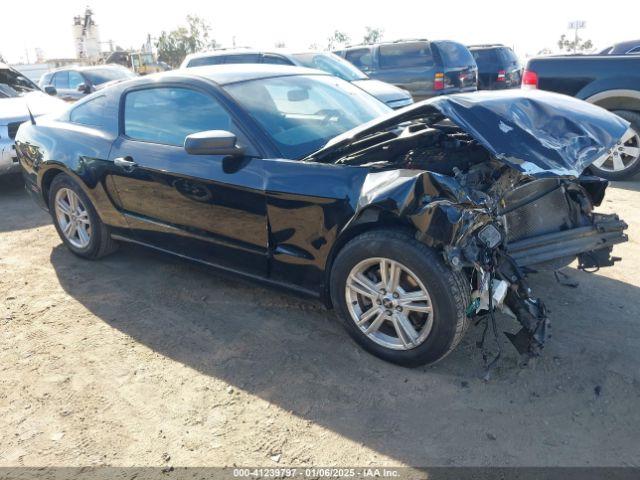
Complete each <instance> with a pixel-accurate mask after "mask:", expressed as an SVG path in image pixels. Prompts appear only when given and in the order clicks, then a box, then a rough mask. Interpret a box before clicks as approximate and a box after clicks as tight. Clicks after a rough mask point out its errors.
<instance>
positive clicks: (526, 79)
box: [522, 70, 538, 88]
mask: <svg viewBox="0 0 640 480" xmlns="http://www.w3.org/2000/svg"><path fill="white" fill-rule="evenodd" d="M522 86H523V87H528V88H538V74H537V73H536V72H533V71H531V70H525V71H524V73H523V74H522Z"/></svg>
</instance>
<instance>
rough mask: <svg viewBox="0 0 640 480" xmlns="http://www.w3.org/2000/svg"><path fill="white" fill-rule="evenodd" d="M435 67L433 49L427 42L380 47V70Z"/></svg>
mask: <svg viewBox="0 0 640 480" xmlns="http://www.w3.org/2000/svg"><path fill="white" fill-rule="evenodd" d="M431 65H433V55H432V54H431V47H430V45H429V44H428V43H426V42H408V43H392V44H388V45H380V68H406V67H427V66H431Z"/></svg>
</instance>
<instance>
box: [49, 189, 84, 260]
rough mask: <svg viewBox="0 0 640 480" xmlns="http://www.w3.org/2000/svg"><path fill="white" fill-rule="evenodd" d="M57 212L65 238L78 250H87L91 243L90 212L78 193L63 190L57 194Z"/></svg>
mask: <svg viewBox="0 0 640 480" xmlns="http://www.w3.org/2000/svg"><path fill="white" fill-rule="evenodd" d="M55 212H56V218H57V219H58V225H59V226H60V230H61V231H62V233H63V235H64V237H65V238H66V239H67V240H68V241H69V243H70V244H71V245H73V246H74V247H76V248H86V247H88V246H89V242H91V220H90V219H89V212H88V211H87V209H86V207H85V206H84V204H83V203H82V200H80V197H79V196H78V194H77V193H75V192H74V191H73V190H71V189H69V188H61V189H60V190H58V192H57V193H56V198H55Z"/></svg>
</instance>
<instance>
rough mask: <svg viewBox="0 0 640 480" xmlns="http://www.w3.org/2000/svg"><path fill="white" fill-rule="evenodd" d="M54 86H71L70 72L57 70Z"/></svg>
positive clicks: (58, 87)
mask: <svg viewBox="0 0 640 480" xmlns="http://www.w3.org/2000/svg"><path fill="white" fill-rule="evenodd" d="M53 86H54V87H56V89H57V90H60V89H61V88H65V89H66V88H69V72H66V71H65V72H56V74H55V75H54V77H53Z"/></svg>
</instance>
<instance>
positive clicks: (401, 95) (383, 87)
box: [351, 78, 411, 103]
mask: <svg viewBox="0 0 640 480" xmlns="http://www.w3.org/2000/svg"><path fill="white" fill-rule="evenodd" d="M351 83H353V84H354V85H356V86H357V87H360V88H361V89H363V90H364V91H365V92H367V93H368V94H369V95H372V96H374V97H376V98H377V99H378V100H380V101H382V102H384V103H388V102H394V101H398V100H408V99H410V98H411V94H410V93H409V92H407V91H406V90H403V89H401V88H398V87H396V86H395V85H391V84H390V83H385V82H381V81H380V80H373V79H371V78H367V79H364V80H354V81H353V82H351Z"/></svg>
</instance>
